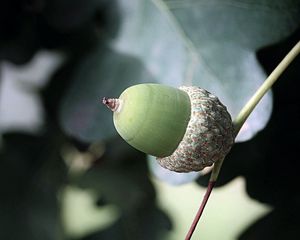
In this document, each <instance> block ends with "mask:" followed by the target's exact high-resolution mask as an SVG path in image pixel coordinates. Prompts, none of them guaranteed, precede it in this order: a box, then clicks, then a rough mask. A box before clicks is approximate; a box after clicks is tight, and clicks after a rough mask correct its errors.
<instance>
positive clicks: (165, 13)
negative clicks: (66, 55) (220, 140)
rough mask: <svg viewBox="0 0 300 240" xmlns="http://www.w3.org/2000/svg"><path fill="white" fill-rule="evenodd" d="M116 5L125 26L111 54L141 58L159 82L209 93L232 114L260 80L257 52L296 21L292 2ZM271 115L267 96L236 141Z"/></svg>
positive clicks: (297, 9)
mask: <svg viewBox="0 0 300 240" xmlns="http://www.w3.org/2000/svg"><path fill="white" fill-rule="evenodd" d="M120 3H121V9H122V12H123V13H124V18H125V21H124V24H123V26H122V28H121V31H120V37H119V38H118V39H117V41H116V43H115V46H116V47H117V49H120V51H122V52H126V53H130V54H133V55H135V56H137V57H139V58H140V59H142V60H143V62H144V63H145V65H146V67H147V69H148V70H149V71H150V72H151V74H152V75H153V76H154V77H156V79H158V81H159V82H161V83H165V84H170V85H174V86H178V85H181V84H193V85H198V86H201V87H203V88H206V89H208V90H210V91H211V92H213V93H215V94H216V95H217V96H218V97H219V98H220V99H221V100H222V101H223V102H224V103H225V105H226V106H227V107H228V109H229V111H230V113H231V114H232V115H233V116H236V114H237V113H238V111H239V110H240V109H241V107H242V106H243V105H244V104H245V102H246V101H247V100H248V99H249V97H250V96H251V95H252V94H253V93H254V91H255V90H256V88H257V87H258V86H260V84H261V83H262V82H263V80H264V79H265V74H264V73H263V70H262V69H261V67H260V66H259V64H258V62H257V60H256V57H255V52H256V51H257V50H258V49H260V48H261V47H263V46H266V45H269V44H272V43H274V42H276V41H279V40H281V39H282V38H284V37H287V36H288V35H289V34H291V33H292V32H293V31H294V30H295V29H296V28H297V27H298V26H299V20H300V5H299V1H296V0H292V1H280V0H277V1H275V2H274V1H273V0H272V1H271V0H269V1H264V2H261V1H253V0H251V1H249V0H248V1H242V2H241V1H220V0H214V1H206V0H202V1H195V0H184V1H180V0H178V1H175V0H165V1H162V0H153V1H147V0H144V1H139V0H132V1H130V4H128V1H126V0H120ZM262 23H263V24H262ZM270 113H271V95H270V93H269V94H268V95H267V96H266V97H265V98H264V100H263V101H262V102H261V103H260V105H259V107H258V108H257V109H256V110H255V112H254V113H252V115H251V117H250V119H249V120H248V122H247V128H244V129H243V131H242V133H243V134H242V135H243V136H242V135H240V136H239V139H244V140H245V139H249V138H250V137H252V136H253V135H254V134H255V133H256V132H257V131H258V130H260V129H262V128H263V127H264V126H265V124H266V122H267V121H268V119H269V116H270Z"/></svg>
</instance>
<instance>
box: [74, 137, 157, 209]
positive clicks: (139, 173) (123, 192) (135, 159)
mask: <svg viewBox="0 0 300 240" xmlns="http://www.w3.org/2000/svg"><path fill="white" fill-rule="evenodd" d="M73 183H74V184H76V185H78V186H79V187H81V188H84V189H89V190H93V191H94V192H96V193H98V195H99V196H101V197H102V198H104V199H105V202H107V203H110V204H114V205H116V206H117V207H118V208H120V209H121V210H122V211H123V212H130V211H132V210H133V209H136V208H137V207H138V206H139V205H140V204H143V203H144V202H153V200H154V198H155V191H154V187H153V185H152V183H151V182H150V179H149V177H148V169H147V163H146V161H145V154H142V153H140V152H139V151H137V150H135V149H134V148H132V147H130V146H129V145H128V144H126V143H125V142H124V141H123V140H121V139H120V138H117V139H115V140H113V141H111V142H109V143H108V145H107V147H106V151H105V153H104V155H103V156H102V157H101V158H100V159H99V160H97V162H96V164H95V165H94V166H93V167H92V168H91V169H90V170H89V171H87V172H86V173H84V174H83V175H82V176H79V177H78V178H75V180H74V182H73ZM124 199H126V201H125V200H124Z"/></svg>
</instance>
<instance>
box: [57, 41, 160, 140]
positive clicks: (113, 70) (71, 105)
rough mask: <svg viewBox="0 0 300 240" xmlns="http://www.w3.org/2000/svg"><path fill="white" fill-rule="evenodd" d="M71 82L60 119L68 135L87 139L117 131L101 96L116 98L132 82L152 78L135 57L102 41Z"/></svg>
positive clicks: (81, 63) (79, 66) (110, 134)
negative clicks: (118, 50)
mask: <svg viewBox="0 0 300 240" xmlns="http://www.w3.org/2000/svg"><path fill="white" fill-rule="evenodd" d="M73 81H74V83H73V84H72V86H71V88H70V89H69V90H68V92H67V94H66V95H65V98H64V99H63V103H62V105H61V109H60V120H61V123H62V126H63V128H64V129H65V131H66V132H67V133H68V134H70V135H72V136H75V137H77V138H79V139H81V140H83V141H87V142H88V141H95V140H99V139H106V138H109V137H112V136H113V135H115V134H116V131H115V129H114V127H113V124H112V113H111V112H110V110H109V109H107V108H106V107H105V106H104V105H102V103H101V100H102V98H103V97H117V96H118V95H119V94H120V93H121V92H122V91H123V89H125V88H127V87H129V86H130V85H132V84H136V83H141V82H153V81H154V79H153V78H152V76H151V74H149V72H147V70H146V69H145V68H144V67H143V65H142V64H141V62H140V61H139V60H138V59H136V58H134V57H131V56H128V55H124V54H120V53H117V52H115V51H114V50H112V49H111V48H109V47H107V46H105V45H103V43H102V44H99V46H97V48H95V49H93V50H92V51H91V52H89V54H87V55H86V56H85V57H83V58H82V61H81V62H80V64H79V65H78V67H77V69H76V70H75V72H74V73H73Z"/></svg>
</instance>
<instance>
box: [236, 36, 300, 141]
mask: <svg viewBox="0 0 300 240" xmlns="http://www.w3.org/2000/svg"><path fill="white" fill-rule="evenodd" d="M299 52H300V41H299V42H298V43H297V44H296V45H295V46H294V47H293V48H292V49H291V50H290V52H289V53H288V54H287V55H286V56H285V57H284V58H283V60H282V61H281V62H280V63H279V64H278V66H277V67H276V68H275V69H274V70H273V72H272V73H271V74H270V75H269V76H268V77H267V79H266V80H265V81H264V83H263V84H262V85H261V86H260V88H259V89H258V90H257V91H256V92H255V93H254V95H253V96H252V97H251V98H250V100H249V101H248V102H247V103H246V105H245V106H244V107H243V108H242V110H241V111H240V113H239V114H238V115H237V117H236V119H235V120H234V125H235V136H236V135H237V134H238V132H239V131H240V129H241V127H242V126H243V124H244V123H245V121H246V120H247V118H248V117H249V115H250V114H251V112H252V111H253V109H254V108H255V107H256V105H257V104H258V103H259V101H260V100H261V99H262V97H263V96H264V95H265V94H266V92H267V91H268V90H269V89H270V88H271V87H272V85H273V84H274V83H275V82H276V80H277V79H278V78H279V77H280V76H281V74H282V73H283V71H284V70H285V69H286V68H287V67H288V66H289V65H290V63H291V62H292V61H293V60H294V59H295V58H296V56H297V55H298V54H299Z"/></svg>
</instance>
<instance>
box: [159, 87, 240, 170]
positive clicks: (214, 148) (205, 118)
mask: <svg viewBox="0 0 300 240" xmlns="http://www.w3.org/2000/svg"><path fill="white" fill-rule="evenodd" d="M179 89H181V90H182V91H184V92H186V93H187V94H188V96H189V98H190V102H191V116H190V121H189V123H188V125H187V128H186V132H185V134H184V136H183V139H182V140H181V142H180V143H179V145H178V147H177V148H176V150H175V151H174V152H173V153H172V154H171V155H170V156H167V157H163V158H160V157H158V158H157V161H158V163H159V164H160V165H161V166H162V167H164V168H167V169H169V170H171V171H175V172H191V171H200V170H202V169H203V168H205V167H207V166H211V165H212V164H214V163H215V162H216V161H218V160H221V159H223V158H224V157H225V156H226V154H227V153H228V152H229V150H230V148H231V146H232V145H233V142H234V134H233V133H234V128H233V124H232V120H231V117H230V114H229V113H228V112H227V109H226V107H225V106H224V105H223V104H222V103H221V102H220V101H219V99H218V98H217V97H216V96H214V95H213V94H211V93H209V92H208V91H206V90H204V89H202V88H199V87H194V86H192V87H185V86H183V87H180V88H179Z"/></svg>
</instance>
